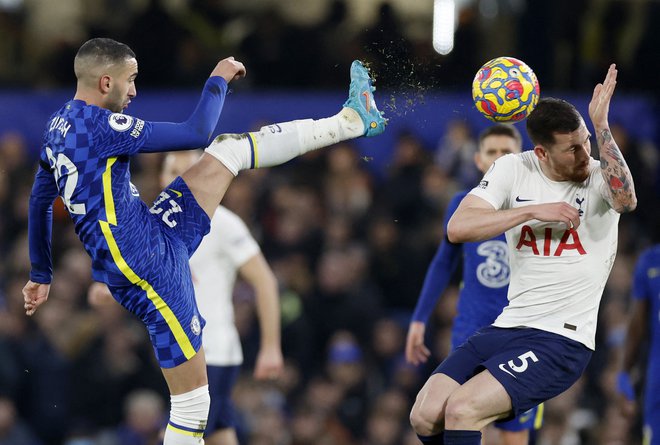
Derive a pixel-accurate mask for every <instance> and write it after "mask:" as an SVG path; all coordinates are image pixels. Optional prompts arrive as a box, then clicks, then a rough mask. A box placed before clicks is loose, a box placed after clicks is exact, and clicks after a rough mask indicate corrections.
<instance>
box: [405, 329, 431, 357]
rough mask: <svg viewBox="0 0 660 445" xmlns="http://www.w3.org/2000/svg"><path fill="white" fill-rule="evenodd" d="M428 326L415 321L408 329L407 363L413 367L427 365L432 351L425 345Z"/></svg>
mask: <svg viewBox="0 0 660 445" xmlns="http://www.w3.org/2000/svg"><path fill="white" fill-rule="evenodd" d="M425 331H426V326H425V325H424V323H422V322H421V321H413V322H412V323H410V326H409V327H408V336H407V337H406V361H407V362H408V363H410V364H413V365H419V364H421V363H426V361H427V360H428V359H429V357H430V356H431V351H430V350H429V348H427V347H426V346H425V345H424V332H425Z"/></svg>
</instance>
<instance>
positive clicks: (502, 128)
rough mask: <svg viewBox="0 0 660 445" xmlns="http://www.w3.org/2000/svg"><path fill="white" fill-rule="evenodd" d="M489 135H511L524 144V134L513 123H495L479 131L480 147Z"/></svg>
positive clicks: (519, 143) (520, 143)
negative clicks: (521, 134)
mask: <svg viewBox="0 0 660 445" xmlns="http://www.w3.org/2000/svg"><path fill="white" fill-rule="evenodd" d="M488 136H509V137H510V138H513V139H515V140H516V142H517V143H518V145H522V136H520V132H519V131H518V129H517V128H516V127H514V126H513V125H511V124H495V125H491V126H490V127H488V128H486V129H485V130H483V131H482V132H481V133H479V147H481V143H482V142H483V141H484V139H486V138H487V137H488Z"/></svg>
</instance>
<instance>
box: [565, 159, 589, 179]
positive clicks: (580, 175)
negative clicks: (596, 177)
mask: <svg viewBox="0 0 660 445" xmlns="http://www.w3.org/2000/svg"><path fill="white" fill-rule="evenodd" d="M567 176H568V180H569V181H572V182H584V181H586V180H587V178H588V177H589V164H588V163H587V165H586V166H582V165H580V166H578V167H574V168H573V169H572V170H571V172H570V173H568V174H567Z"/></svg>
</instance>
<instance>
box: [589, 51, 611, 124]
mask: <svg viewBox="0 0 660 445" xmlns="http://www.w3.org/2000/svg"><path fill="white" fill-rule="evenodd" d="M617 73H618V71H617V69H616V65H615V64H611V65H610V69H609V70H608V71H607V76H605V81H603V83H602V84H601V83H599V84H597V85H596V87H595V88H594V94H593V96H592V98H591V102H589V117H590V118H591V122H592V123H593V124H594V127H596V128H604V127H607V126H608V125H609V123H608V115H609V112H610V100H611V99H612V95H613V94H614V87H616V75H617Z"/></svg>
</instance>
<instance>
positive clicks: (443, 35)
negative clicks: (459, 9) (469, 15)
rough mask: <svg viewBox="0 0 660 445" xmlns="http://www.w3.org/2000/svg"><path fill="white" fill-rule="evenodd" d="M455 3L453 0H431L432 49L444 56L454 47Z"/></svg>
mask: <svg viewBox="0 0 660 445" xmlns="http://www.w3.org/2000/svg"><path fill="white" fill-rule="evenodd" d="M455 23H456V4H455V2H454V0H434V1H433V49H435V50H436V51H437V52H438V53H439V54H441V55H443V56H446V55H447V54H449V53H450V52H451V50H452V49H454V28H455Z"/></svg>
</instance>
